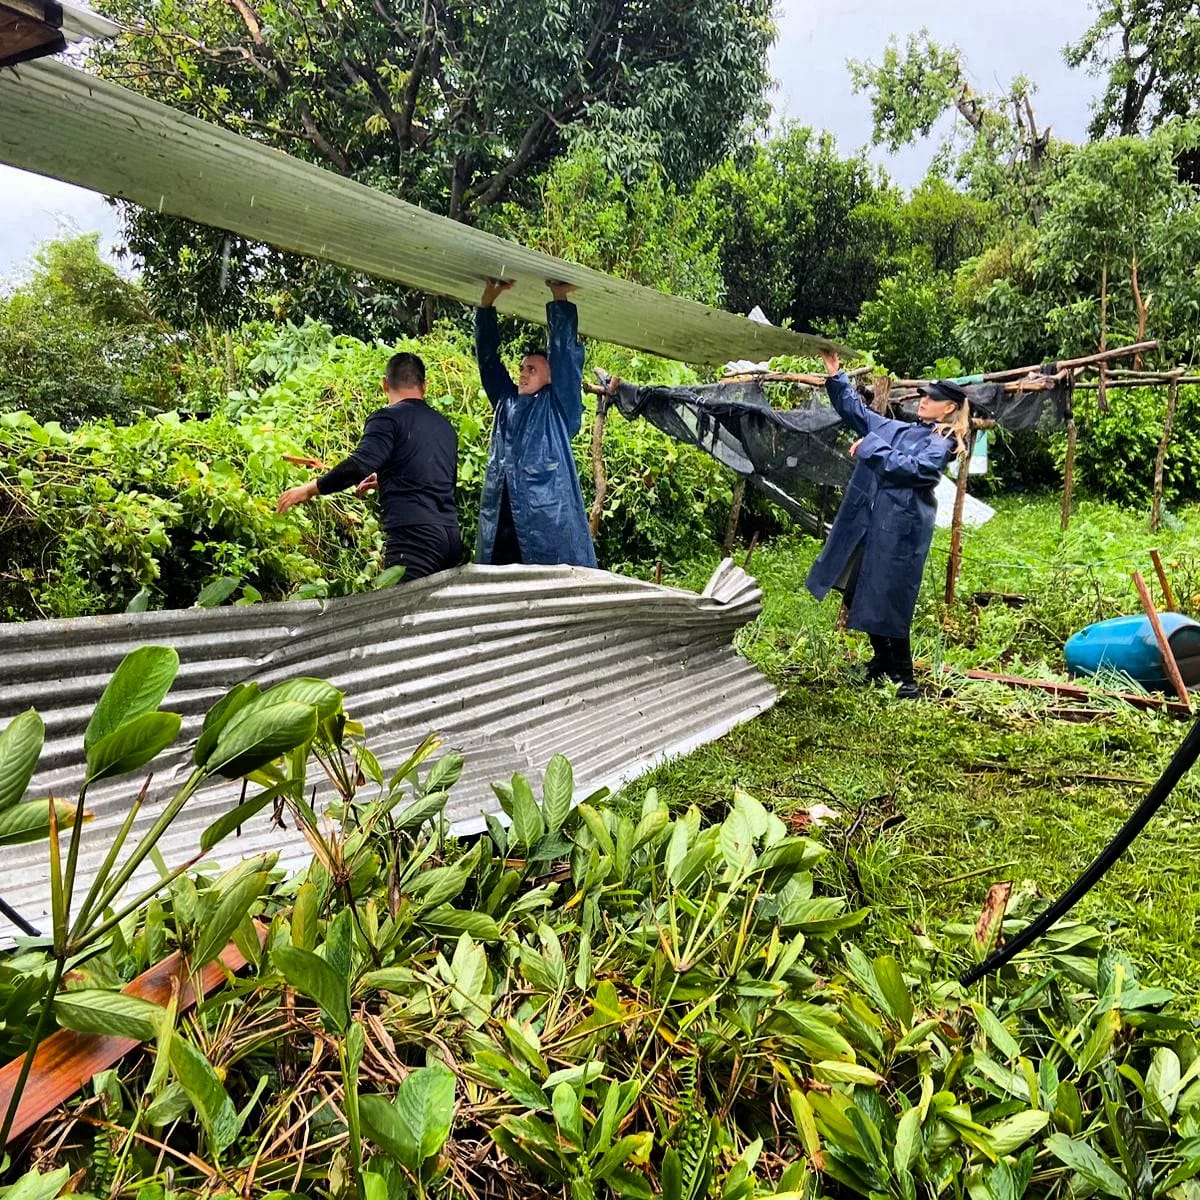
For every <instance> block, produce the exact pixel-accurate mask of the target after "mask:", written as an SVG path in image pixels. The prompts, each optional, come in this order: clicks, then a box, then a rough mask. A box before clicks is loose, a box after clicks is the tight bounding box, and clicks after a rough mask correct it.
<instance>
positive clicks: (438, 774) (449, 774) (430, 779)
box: [424, 754, 466, 796]
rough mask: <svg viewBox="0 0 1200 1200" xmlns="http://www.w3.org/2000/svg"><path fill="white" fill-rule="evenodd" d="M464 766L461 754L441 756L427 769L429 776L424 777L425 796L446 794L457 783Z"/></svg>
mask: <svg viewBox="0 0 1200 1200" xmlns="http://www.w3.org/2000/svg"><path fill="white" fill-rule="evenodd" d="M465 765H466V760H465V759H464V758H463V756H462V755H461V754H443V755H442V757H441V758H439V759H438V760H437V762H435V763H434V764H433V766H432V767H430V768H429V774H428V775H426V776H425V783H424V792H425V795H427V796H431V795H433V793H434V792H448V791H449V790H450V789H451V788H452V787H453V786H454V785H455V784H456V783H457V782H458V781H459V778H460V777H461V775H462V773H463V767H464V766H465Z"/></svg>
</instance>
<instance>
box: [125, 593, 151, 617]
mask: <svg viewBox="0 0 1200 1200" xmlns="http://www.w3.org/2000/svg"><path fill="white" fill-rule="evenodd" d="M149 607H150V589H149V588H147V587H141V588H138V590H137V591H136V592H135V593H134V594H133V599H131V600H130V601H129V603H128V604H127V605H125V611H126V612H127V613H144V612H145V611H146V609H148V608H149Z"/></svg>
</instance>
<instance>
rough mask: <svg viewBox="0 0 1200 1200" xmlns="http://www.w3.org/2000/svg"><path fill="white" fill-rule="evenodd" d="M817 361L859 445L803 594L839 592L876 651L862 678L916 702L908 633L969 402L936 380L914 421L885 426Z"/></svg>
mask: <svg viewBox="0 0 1200 1200" xmlns="http://www.w3.org/2000/svg"><path fill="white" fill-rule="evenodd" d="M822 357H823V359H824V361H825V369H826V371H827V372H828V378H827V379H826V380H825V390H826V391H827V392H828V393H829V399H830V400H831V401H832V402H833V407H834V408H835V409H837V411H838V414H839V415H840V416H841V418H842V422H843V423H844V424H845V425H846V426H848V427H849V428H850V429H851V430H853V431H854V432H855V433H857V434H858V435H859V438H858V441H856V442H855V443H854V444H853V445H852V446H851V447H850V454H851V456H852V457H853V458H854V461H855V467H854V473H853V475H851V477H850V482H849V483H848V484H847V485H846V492H845V495H844V496H843V498H842V505H841V508H839V509H838V514H837V516H836V517H835V518H834V522H833V527H832V528H831V529H830V531H829V537H828V539H827V540H826V542H825V546H824V548H823V549H822V551H821V553H820V554H819V555H818V556H817V561H816V562H815V563H813V565H812V569H811V570H810V571H809V573H808V579H807V580H806V581H805V582H806V586H807V587H808V590H809V591H810V592H812V594H813V595H814V596H815V597H816V598H817V599H818V600H823V599H824V598H825V596H826V595H827V594H828V593H829V591H830V590H831V589H834V588H836V589H838V590H840V591H841V592H842V594H843V598H844V600H845V603H846V607H847V609H848V610H849V621H848V624H849V626H850V628H851V629H861V630H862V631H863V632H864V633H866V634H868V635H869V636H870V639H871V647H872V649H873V650H874V652H875V657H874V658H873V659H872V660H871V662H870V664H869V665H868V667H867V679H868V680H869V681H871V682H878V681H880V680H882V679H884V678H889V679H891V680H893V681H894V682H895V683H896V684H897V692H896V694H897V695H898V696H901V697H903V698H904V699H915V698H916V696H917V685H916V681H915V679H914V678H913V665H912V643H911V640H910V629H911V626H912V619H913V612H914V610H915V609H916V605H917V593H918V591H920V588H921V576H922V574H923V573H924V570H925V559H926V556H927V555H928V554H929V543H930V541H931V540H932V538H933V525H934V515H935V513H936V511H937V504H936V502H935V500H934V496H933V492H934V488H935V487H936V486H937V482H938V480H939V479H940V478H941V475H942V472H943V470H945V467H946V464H947V463H948V462H949V461H950V458H951V457H952V456H953V455H954V454H955V453H961V452H962V450H963V447H964V446H965V444H966V432H967V429H968V426H969V421H970V409H969V406H968V404H967V394H966V392H964V391H963V389H962V388H961V387H959V386H958V384H956V383H951V382H949V381H948V380H938V381H937V382H936V383H931V384H928V385H925V386H923V387H922V388H921V391H922V392H923V393H924V394H923V395H922V397H921V403H920V406H919V407H918V409H917V420H916V421H915V422H908V421H893V420H889V419H888V418H887V417H882V416H880V415H879V414H878V413H876V412H872V411H871V409H869V408H868V407H867V406H866V405H865V404H864V403H863V401H862V398H861V397H860V396H859V394H858V392H856V391H855V390H854V387H853V386H852V384H851V383H850V380H849V379H848V378H847V377H846V373H845V372H844V371H842V370H841V369H840V365H839V363H838V358H837V355H836V354H824V355H822Z"/></svg>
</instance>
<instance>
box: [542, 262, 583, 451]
mask: <svg viewBox="0 0 1200 1200" xmlns="http://www.w3.org/2000/svg"><path fill="white" fill-rule="evenodd" d="M550 289H551V291H552V292H553V293H554V299H553V300H551V301H550V303H549V304H547V305H546V324H547V325H548V326H549V327H550V343H549V357H550V389H551V392H552V393H553V395H554V403H555V404H557V405H558V410H559V412H560V413H562V416H563V420H564V421H565V422H566V425H567V431H568V433H569V434H570V435H571V437H574V436H575V435H576V434H577V433H578V432H579V427H580V426H581V425H582V424H583V355H584V350H583V346H582V345H581V343H580V341H579V310H578V309H577V308H576V307H575V305H574V304H572V303H571V301H570V300H568V299H566V296H567V293H568V292H569V291H571V287H570V285H569V284H563V283H551V284H550Z"/></svg>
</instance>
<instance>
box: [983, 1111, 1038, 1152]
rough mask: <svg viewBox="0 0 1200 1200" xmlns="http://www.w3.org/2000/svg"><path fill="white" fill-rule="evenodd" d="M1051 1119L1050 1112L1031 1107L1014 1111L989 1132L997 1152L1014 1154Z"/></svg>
mask: <svg viewBox="0 0 1200 1200" xmlns="http://www.w3.org/2000/svg"><path fill="white" fill-rule="evenodd" d="M1049 1120H1050V1114H1049V1113H1046V1112H1041V1111H1039V1110H1038V1109H1035V1108H1031V1109H1029V1110H1028V1111H1027V1112H1019V1113H1014V1114H1013V1115H1012V1116H1011V1117H1008V1118H1007V1119H1006V1120H1004V1121H1001V1122H1000V1123H999V1124H998V1125H993V1126H992V1127H991V1129H990V1130H989V1132H990V1133H991V1136H992V1145H993V1146H994V1147H995V1149H996V1153H997V1154H1001V1155H1003V1154H1012V1153H1013V1152H1014V1151H1015V1150H1017V1149H1018V1148H1019V1147H1020V1146H1023V1145H1024V1144H1025V1143H1026V1142H1027V1141H1029V1139H1030V1138H1031V1137H1033V1136H1034V1135H1035V1134H1038V1133H1041V1131H1042V1130H1043V1129H1044V1128H1045V1127H1046V1123H1047V1122H1048V1121H1049Z"/></svg>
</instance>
